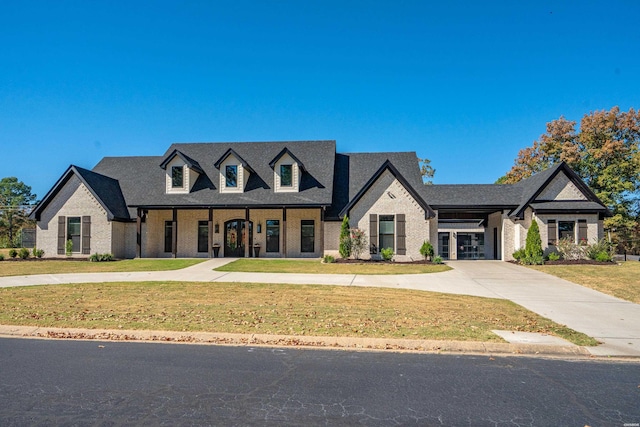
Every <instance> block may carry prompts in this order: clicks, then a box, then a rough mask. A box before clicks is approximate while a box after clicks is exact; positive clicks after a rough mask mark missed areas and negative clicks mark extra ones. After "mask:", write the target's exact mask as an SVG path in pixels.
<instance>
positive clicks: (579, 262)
mask: <svg viewBox="0 0 640 427" xmlns="http://www.w3.org/2000/svg"><path fill="white" fill-rule="evenodd" d="M509 262H510V263H513V264H518V265H520V263H519V262H518V261H509ZM544 265H617V264H616V263H615V262H613V261H609V262H603V261H594V260H592V259H560V260H558V261H545V262H544Z"/></svg>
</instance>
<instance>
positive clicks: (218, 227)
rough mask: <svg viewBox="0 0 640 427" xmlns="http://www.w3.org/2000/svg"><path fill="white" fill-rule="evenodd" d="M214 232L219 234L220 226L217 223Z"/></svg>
mask: <svg viewBox="0 0 640 427" xmlns="http://www.w3.org/2000/svg"><path fill="white" fill-rule="evenodd" d="M214 230H215V233H216V234H218V233H220V224H218V223H217V222H216V225H215V226H214Z"/></svg>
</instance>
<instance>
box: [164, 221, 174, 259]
mask: <svg viewBox="0 0 640 427" xmlns="http://www.w3.org/2000/svg"><path fill="white" fill-rule="evenodd" d="M164 251H165V252H173V222H171V221H165V222H164Z"/></svg>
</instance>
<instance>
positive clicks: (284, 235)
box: [282, 208, 287, 257]
mask: <svg viewBox="0 0 640 427" xmlns="http://www.w3.org/2000/svg"><path fill="white" fill-rule="evenodd" d="M282 255H283V256H284V257H286V256H287V208H282Z"/></svg>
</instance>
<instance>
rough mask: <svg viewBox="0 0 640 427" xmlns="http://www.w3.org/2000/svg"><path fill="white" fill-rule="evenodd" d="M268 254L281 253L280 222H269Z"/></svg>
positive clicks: (275, 220)
mask: <svg viewBox="0 0 640 427" xmlns="http://www.w3.org/2000/svg"><path fill="white" fill-rule="evenodd" d="M267 252H280V221H278V220H277V219H269V220H267Z"/></svg>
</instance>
